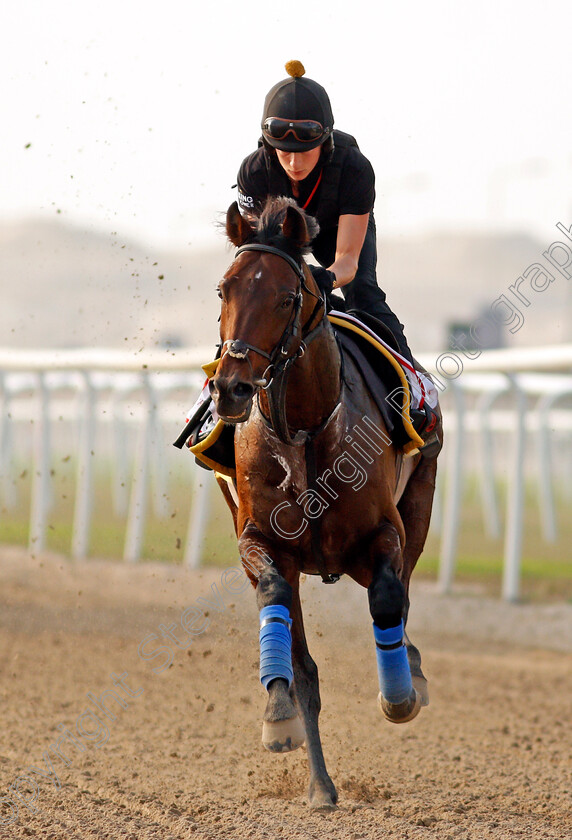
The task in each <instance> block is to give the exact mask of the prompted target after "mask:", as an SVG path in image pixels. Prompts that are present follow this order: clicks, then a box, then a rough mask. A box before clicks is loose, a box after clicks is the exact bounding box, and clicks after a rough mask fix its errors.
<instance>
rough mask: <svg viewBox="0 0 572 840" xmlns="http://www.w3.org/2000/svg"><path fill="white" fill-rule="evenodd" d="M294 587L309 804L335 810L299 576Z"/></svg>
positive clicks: (295, 645) (294, 630) (297, 677)
mask: <svg viewBox="0 0 572 840" xmlns="http://www.w3.org/2000/svg"><path fill="white" fill-rule="evenodd" d="M292 590H293V591H292V618H293V625H292V662H293V666H294V688H295V694H296V702H297V704H298V708H299V709H300V713H301V715H302V718H303V720H304V727H305V729H306V745H307V750H308V764H309V768H310V786H309V790H308V800H309V804H310V807H311V808H313V809H315V810H320V811H332V810H334V809H335V807H336V802H337V801H338V794H337V792H336V788H335V786H334V783H333V782H332V780H331V779H330V777H329V775H328V771H327V770H326V763H325V761H324V754H323V752H322V742H321V739H320V731H319V728H318V717H319V714H320V709H321V700H320V687H319V683H318V668H317V666H316V663H315V662H314V660H313V659H312V657H311V656H310V652H309V650H308V644H307V642H306V634H305V632H304V621H303V618H302V607H301V604H300V592H299V580H298V578H297V579H296V581H295V582H294V583H293V586H292Z"/></svg>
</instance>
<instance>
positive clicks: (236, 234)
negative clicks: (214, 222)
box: [226, 201, 252, 248]
mask: <svg viewBox="0 0 572 840" xmlns="http://www.w3.org/2000/svg"><path fill="white" fill-rule="evenodd" d="M226 235H227V236H228V238H229V239H230V241H231V242H232V244H233V245H236V247H237V248H240V246H241V245H243V244H244V243H245V242H246V240H247V239H248V237H249V236H252V228H251V227H250V225H249V223H248V221H247V220H246V219H245V218H244V217H243V216H242V215H241V212H240V210H239V209H238V204H237V203H236V201H235V202H234V203H233V204H231V205H230V207H229V208H228V210H227V211H226Z"/></svg>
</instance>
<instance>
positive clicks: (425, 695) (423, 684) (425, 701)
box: [411, 674, 429, 706]
mask: <svg viewBox="0 0 572 840" xmlns="http://www.w3.org/2000/svg"><path fill="white" fill-rule="evenodd" d="M411 682H412V683H413V688H414V689H415V691H416V692H417V694H418V695H419V697H420V699H421V705H422V706H428V705H429V688H428V686H427V680H426V679H425V677H423V676H415V674H411Z"/></svg>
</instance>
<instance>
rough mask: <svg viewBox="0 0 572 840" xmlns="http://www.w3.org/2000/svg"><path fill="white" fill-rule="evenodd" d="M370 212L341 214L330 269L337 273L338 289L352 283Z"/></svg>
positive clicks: (336, 285) (336, 286)
mask: <svg viewBox="0 0 572 840" xmlns="http://www.w3.org/2000/svg"><path fill="white" fill-rule="evenodd" d="M368 221H369V213H365V214H364V215H362V216H353V215H350V214H346V215H343V216H340V220H339V223H338V235H337V239H336V257H335V259H334V262H333V263H332V264H331V265H330V266H329V270H330V271H333V272H334V274H335V275H336V283H335V287H334V288H336V289H339V287H340V286H345V285H346V283H350V282H351V281H352V280H353V279H354V277H355V273H356V271H357V267H358V261H359V255H360V253H361V249H362V247H363V243H364V239H365V235H366V232H367V224H368Z"/></svg>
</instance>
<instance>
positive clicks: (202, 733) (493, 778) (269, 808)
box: [0, 549, 572, 840]
mask: <svg viewBox="0 0 572 840" xmlns="http://www.w3.org/2000/svg"><path fill="white" fill-rule="evenodd" d="M0 556H1V558H2V562H1V567H0V586H1V589H0V604H1V613H0V639H1V647H0V667H1V672H2V680H1V685H0V709H1V715H2V717H1V720H2V729H1V742H0V743H1V746H0V837H2V838H4V837H6V838H24V837H25V838H28V837H38V838H52V839H53V840H60V838H61V840H73V838H80V839H81V840H86V839H87V838H130V839H131V840H151V838H153V840H159V839H160V840H174V838H181V839H182V838H193V840H194V838H197V840H198V838H221V840H222V838H225V840H226V838H229V840H235V838H241V840H242V838H252V840H259V839H260V840H261V838H270V839H271V840H276V838H289V840H308V838H312V840H317V839H318V838H320V840H321V838H327V839H328V840H329V838H339V840H358V838H375V840H377V839H378V838H379V840H381V839H382V838H383V839H384V840H385V838H387V839H388V840H404V839H405V838H411V840H417V838H420V839H421V838H439V840H449V839H450V838H471V839H472V838H474V840H487V839H488V838H518V837H523V838H534V840H536V839H537V838H554V840H564V838H572V758H571V756H572V733H571V721H572V605H569V604H562V605H554V604H552V605H550V606H544V607H543V606H530V605H522V606H510V605H506V604H503V603H501V602H499V601H494V600H489V599H486V598H484V597H480V596H479V595H478V593H456V594H455V595H453V596H451V597H447V598H445V597H442V596H439V595H438V594H437V593H436V591H435V590H434V588H433V587H432V586H430V585H428V584H417V585H415V582H414V583H413V590H412V610H411V614H410V622H409V631H410V636H411V637H412V640H413V641H414V642H415V643H416V644H417V645H418V646H419V648H420V649H421V653H422V656H423V665H424V669H425V672H426V674H427V676H428V678H429V689H430V693H431V705H430V706H429V707H428V708H426V709H423V710H422V711H421V714H420V715H419V717H418V718H417V719H416V720H415V721H413V722H411V723H409V724H406V725H403V726H395V725H392V724H390V723H387V722H386V721H385V720H383V719H382V717H381V715H380V713H379V711H378V709H377V705H376V697H377V674H376V665H375V651H374V644H373V639H372V632H371V622H370V619H369V616H368V613H367V598H366V595H365V592H364V591H363V590H360V589H359V588H358V587H357V586H356V585H355V584H352V583H351V582H350V581H345V580H342V581H340V582H339V583H338V584H336V585H335V586H332V587H325V586H323V585H322V584H321V583H320V582H319V581H315V580H314V579H311V580H310V579H309V580H307V581H306V582H305V583H304V585H303V597H304V603H305V614H306V626H307V632H308V639H309V644H310V650H311V652H312V654H313V656H314V658H315V660H316V662H317V663H318V667H319V669H320V676H321V691H322V709H323V711H322V716H321V731H322V738H323V742H324V752H325V756H326V762H327V765H328V769H329V772H330V775H331V776H332V778H333V779H334V782H335V783H336V785H337V788H338V792H339V796H340V801H339V808H338V810H337V811H335V812H334V813H333V814H320V813H314V812H311V811H309V809H308V807H307V805H306V786H307V775H306V756H305V752H304V749H301V750H298V751H297V752H294V753H291V754H288V755H279V756H276V755H272V754H270V753H266V752H265V751H264V750H263V748H262V746H261V744H260V728H261V717H262V712H263V709H264V704H265V692H264V690H263V688H262V687H261V685H260V684H259V682H258V661H257V658H258V657H257V654H258V643H257V635H258V632H257V612H256V608H255V602H254V595H253V593H252V592H251V591H250V590H246V591H244V592H235V593H234V594H233V593H229V591H228V589H229V588H232V587H233V586H234V587H235V588H238V584H239V583H240V581H239V580H237V579H234V578H233V576H232V575H228V576H227V577H226V578H225V579H224V580H221V572H222V570H220V569H219V570H214V569H205V570H203V571H197V572H189V571H185V570H183V569H180V568H178V567H165V566H159V565H153V566H151V565H147V564H146V565H140V566H126V565H124V564H120V563H117V564H113V563H104V562H98V561H87V562H85V563H83V564H75V565H74V564H72V563H70V562H68V561H66V560H64V559H61V558H58V557H53V556H45V557H42V558H37V559H31V558H28V557H27V556H26V555H25V554H24V553H23V552H21V551H16V550H14V549H4V550H2V551H1V552H0ZM225 583H226V584H227V588H226V589H225V588H224V586H223V584H225ZM213 586H214V587H215V588H213ZM217 596H218V597H217ZM200 597H203V598H208V599H209V601H210V602H211V605H210V606H209V605H205V604H204V603H203V604H200V603H198V602H197V599H198V598H200ZM189 607H196V608H197V614H198V611H199V609H200V608H201V607H202V608H204V609H205V610H206V612H208V617H207V618H208V622H209V623H208V626H207V627H206V628H205V630H204V632H203V633H202V634H201V635H198V636H196V637H195V638H194V640H193V642H192V644H191V645H190V647H189V648H187V649H182V648H177V645H176V642H175V641H171V642H170V646H164V647H163V652H162V653H161V654H158V655H157V656H156V658H154V659H147V660H145V659H143V658H141V656H140V655H139V654H138V649H139V647H140V645H141V644H142V643H143V642H145V644H144V645H143V652H144V653H147V654H148V655H149V654H150V653H151V652H152V651H153V650H154V649H155V648H157V647H158V645H159V644H160V642H157V641H155V640H154V639H153V638H151V639H150V640H147V641H145V640H146V639H147V637H149V636H150V635H151V634H156V635H157V636H158V635H159V633H160V630H159V629H158V627H159V625H160V624H162V625H163V626H164V627H166V628H168V627H169V626H171V627H173V628H174V629H173V631H172V632H173V633H175V635H177V637H178V638H179V640H180V641H181V640H183V639H184V637H185V635H186V634H185V633H184V632H183V631H182V629H181V624H180V619H181V616H182V614H183V612H184V610H185V609H187V608H189ZM187 615H190V614H189V613H188V614H187ZM203 620H204V619H201V621H203ZM199 624H200V623H199V622H197V624H196V625H195V626H197V627H198V626H199ZM161 665H165V668H164V670H163V671H162V672H160V673H154V672H153V668H157V667H160V666H161ZM112 674H115V675H117V676H116V677H115V679H116V680H117V678H118V677H119V678H121V680H122V684H121V685H119V684H118V685H116V686H114V685H113V683H112V679H114V678H113V677H112V676H111V675H112ZM110 689H113V690H114V691H115V693H116V696H119V697H120V698H122V702H123V703H124V704H125V705H126V708H121V707H120V705H119V703H118V702H117V700H116V699H114V698H113V697H112V696H111V695H110V694H109V693H108V694H107V695H106V696H102V695H103V693H104V692H106V691H108V690H110ZM88 694H90V695H92V697H91V698H88V696H87V695H88ZM103 703H105V704H106V706H107V712H108V713H109V715H112V716H113V717H114V718H115V719H114V720H112V719H111V717H108V716H107V715H106V714H105V711H104V710H102V709H101V708H100V707H101V705H102V704H103ZM98 704H99V706H100V707H99V708H98ZM90 710H91V711H90ZM78 727H80V728H81V727H83V729H82V732H83V735H82V739H81V740H79V738H78V732H79V730H78ZM64 730H67V731H69V732H70V733H71V732H72V731H73V733H74V740H73V741H72V740H71V738H70V737H69V736H66V734H65V731H64ZM58 739H61V741H60V753H61V755H60V757H58V755H57V754H56V753H55V752H54V750H53V749H52V750H50V744H56V742H57V741H58ZM74 744H75V745H76V746H74ZM80 750H81V751H80ZM46 756H49V757H50V758H51V760H52V767H53V769H50V767H49V764H47V763H46V760H45V759H46ZM62 756H65V757H66V759H67V762H68V764H67V766H66V764H65V763H64V760H63V758H62ZM31 767H36V768H37V769H38V770H41V771H43V773H44V774H46V775H47V778H44V777H42V776H41V775H39V774H38V773H33V772H32V771H31V770H30V769H29V768H31ZM58 785H59V786H58ZM18 794H19V797H18ZM9 800H11V801H9ZM10 821H11V822H10Z"/></svg>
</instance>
